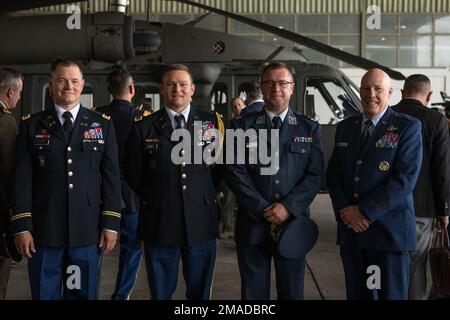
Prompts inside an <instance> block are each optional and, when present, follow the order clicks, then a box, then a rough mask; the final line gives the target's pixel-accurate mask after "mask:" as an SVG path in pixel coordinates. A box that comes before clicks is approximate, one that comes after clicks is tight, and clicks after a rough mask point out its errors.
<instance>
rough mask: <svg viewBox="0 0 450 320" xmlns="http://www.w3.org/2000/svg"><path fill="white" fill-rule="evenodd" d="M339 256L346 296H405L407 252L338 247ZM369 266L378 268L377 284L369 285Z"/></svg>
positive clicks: (396, 297) (370, 272) (386, 297)
mask: <svg viewBox="0 0 450 320" xmlns="http://www.w3.org/2000/svg"><path fill="white" fill-rule="evenodd" d="M341 258H342V263H343V265H344V272H345V285H346V289H347V299H348V300H408V281H409V254H408V252H397V251H372V250H358V249H350V248H343V247H341ZM369 266H376V267H378V268H379V276H380V281H379V288H376V287H375V288H373V287H372V288H370V285H371V284H372V285H373V284H374V283H375V282H374V281H371V280H373V279H374V278H373V276H374V275H375V272H374V271H370V270H369V272H368V270H367V269H368V267H369ZM369 277H370V278H371V279H369ZM368 279H369V281H368Z"/></svg>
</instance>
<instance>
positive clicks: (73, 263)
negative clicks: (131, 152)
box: [11, 59, 120, 300]
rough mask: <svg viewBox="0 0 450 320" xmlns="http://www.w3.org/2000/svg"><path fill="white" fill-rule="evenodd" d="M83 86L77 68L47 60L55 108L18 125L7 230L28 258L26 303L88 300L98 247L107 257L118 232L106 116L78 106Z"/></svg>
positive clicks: (116, 177) (114, 165)
mask: <svg viewBox="0 0 450 320" xmlns="http://www.w3.org/2000/svg"><path fill="white" fill-rule="evenodd" d="M83 84H84V80H83V75H82V73H81V69H80V67H79V65H78V64H76V63H75V62H74V61H72V60H69V59H57V60H55V61H54V62H53V64H52V71H51V75H50V89H51V92H52V97H53V99H54V102H55V106H54V107H53V108H51V109H48V110H46V111H42V112H39V113H37V114H34V115H32V116H31V117H30V116H26V117H24V118H23V121H22V122H21V124H20V130H19V136H18V138H17V142H16V147H15V151H14V161H13V163H14V168H13V191H12V194H13V196H12V197H13V200H12V206H13V213H12V216H11V229H12V232H13V233H14V234H15V242H16V246H17V248H18V251H19V252H20V253H21V254H22V255H23V256H26V257H28V258H29V260H28V273H29V279H30V287H31V293H32V298H33V299H45V300H47V299H61V298H64V299H96V298H97V288H98V282H99V281H98V280H99V261H100V255H101V251H100V250H101V249H100V248H99V247H102V248H103V250H104V253H105V254H106V253H109V252H110V251H111V250H112V249H113V248H114V245H115V243H116V239H117V232H118V231H119V225H120V173H119V166H118V161H117V158H118V155H117V145H116V141H115V134H114V127H113V125H112V122H111V121H110V120H109V117H108V116H105V115H101V114H99V113H96V112H93V111H90V110H88V109H86V108H84V107H82V106H80V102H79V98H80V94H81V91H82V89H83ZM71 276H73V277H71Z"/></svg>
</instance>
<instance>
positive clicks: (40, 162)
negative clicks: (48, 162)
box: [38, 156, 45, 168]
mask: <svg viewBox="0 0 450 320" xmlns="http://www.w3.org/2000/svg"><path fill="white" fill-rule="evenodd" d="M38 161H39V167H41V168H45V157H44V156H38Z"/></svg>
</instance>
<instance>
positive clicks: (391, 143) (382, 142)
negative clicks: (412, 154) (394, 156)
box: [375, 131, 399, 149]
mask: <svg viewBox="0 0 450 320" xmlns="http://www.w3.org/2000/svg"><path fill="white" fill-rule="evenodd" d="M398 140H399V136H398V134H395V133H393V132H392V131H388V132H386V134H385V135H384V136H382V137H381V138H380V139H379V140H378V141H377V142H376V143H375V147H376V148H390V149H396V148H397V146H398Z"/></svg>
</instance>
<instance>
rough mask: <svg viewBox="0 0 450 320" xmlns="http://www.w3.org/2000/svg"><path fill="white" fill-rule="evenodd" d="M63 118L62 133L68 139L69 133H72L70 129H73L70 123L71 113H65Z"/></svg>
mask: <svg viewBox="0 0 450 320" xmlns="http://www.w3.org/2000/svg"><path fill="white" fill-rule="evenodd" d="M62 116H63V118H64V119H66V120H65V121H64V125H63V128H64V132H65V133H66V135H67V137H70V133H71V132H72V128H73V123H72V113H70V112H69V111H66V112H64V113H63V115H62Z"/></svg>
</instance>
